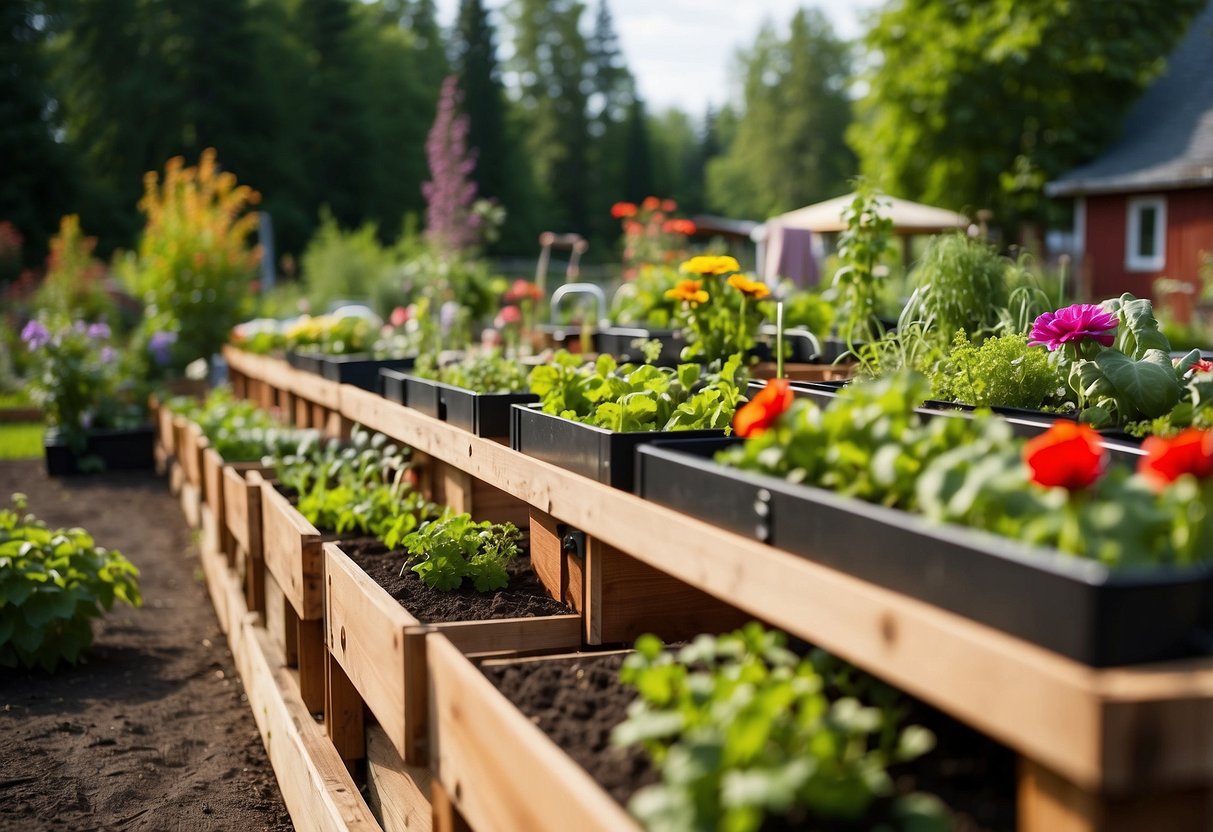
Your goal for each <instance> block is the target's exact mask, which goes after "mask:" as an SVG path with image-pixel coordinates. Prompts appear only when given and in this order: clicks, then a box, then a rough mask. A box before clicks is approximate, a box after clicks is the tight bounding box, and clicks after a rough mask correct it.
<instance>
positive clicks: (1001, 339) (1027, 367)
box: [931, 330, 1065, 410]
mask: <svg viewBox="0 0 1213 832" xmlns="http://www.w3.org/2000/svg"><path fill="white" fill-rule="evenodd" d="M931 390H932V393H931V396H932V398H935V399H941V400H943V401H948V402H960V403H962V404H973V405H978V406H980V407H1023V408H1031V409H1036V410H1041V409H1045V408H1051V407H1060V406H1062V405H1063V404H1064V403H1065V396H1064V393H1065V391H1064V389H1063V388H1062V386H1061V383H1060V379H1059V378H1058V377H1057V370H1056V368H1054V367H1053V366H1052V364H1050V362H1049V357H1048V354H1047V353H1046V352H1045V351H1044V350H1041V349H1038V348H1036V347H1029V346H1028V338H1027V336H1026V335H1021V334H1019V333H1017V332H1010V333H1007V334H1006V335H998V336H994V337H991V338H987V339H986V340H984V341H982V342H981V343H980V344H974V343H973V342H972V341H971V340H970V339H969V337H968V335H966V334H965V332H964V331H963V330H961V331H957V333H956V337H955V338H953V339H952V345H951V347H950V348H949V349H948V350H947V352H945V353H944V354H943V355H942V356H941V357H940V359H939V362H938V363H937V364H936V365H935V369H934V372H933V373H932V374H931Z"/></svg>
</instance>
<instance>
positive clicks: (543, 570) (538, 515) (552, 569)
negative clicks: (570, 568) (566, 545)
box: [529, 508, 581, 610]
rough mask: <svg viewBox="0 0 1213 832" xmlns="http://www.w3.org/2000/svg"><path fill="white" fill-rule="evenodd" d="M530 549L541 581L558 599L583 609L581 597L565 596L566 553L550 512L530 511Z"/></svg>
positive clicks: (534, 509) (534, 566) (533, 565)
mask: <svg viewBox="0 0 1213 832" xmlns="http://www.w3.org/2000/svg"><path fill="white" fill-rule="evenodd" d="M529 525H530V544H531V546H530V549H531V569H533V570H534V571H535V575H536V577H538V578H539V581H540V583H542V584H543V586H544V588H546V589H547V591H548V595H551V596H552V597H553V598H555V599H556V600H557V601H561V600H563V601H564V602H565V603H572V604H573V609H577V610H579V609H581V599H580V598H575V599H569V598H565V597H564V588H563V587H564V583H563V581H562V580H561V574H562V572H563V566H562V563H563V561H564V555H563V554H561V551H560V535H559V533H558V531H557V525H558V524H557V521H556V518H555V517H553V516H551V515H550V514H546V513H545V512H542V511H540V510H539V509H536V508H532V509H531V511H530V521H529Z"/></svg>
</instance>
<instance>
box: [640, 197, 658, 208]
mask: <svg viewBox="0 0 1213 832" xmlns="http://www.w3.org/2000/svg"><path fill="white" fill-rule="evenodd" d="M640 207H641V208H642V209H644V210H645V211H656V210H657V209H658V208H660V207H661V200H660V199H658V198H657V197H655V196H646V197H645V198H644V202H642V203H640Z"/></svg>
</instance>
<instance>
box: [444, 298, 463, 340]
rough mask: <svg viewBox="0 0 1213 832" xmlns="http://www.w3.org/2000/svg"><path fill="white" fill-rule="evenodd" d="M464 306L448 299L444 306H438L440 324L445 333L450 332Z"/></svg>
mask: <svg viewBox="0 0 1213 832" xmlns="http://www.w3.org/2000/svg"><path fill="white" fill-rule="evenodd" d="M461 308H462V307H460V305H459V304H458V303H456V302H455V301H453V300H448V301H447V302H446V303H444V304H442V306H440V307H438V325H439V326H440V327H442V331H443V332H444V333H447V332H450V331H451V327H453V326H454V325H455V322H456V321H457V320H459V310H460V309H461Z"/></svg>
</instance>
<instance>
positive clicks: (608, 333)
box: [597, 326, 687, 367]
mask: <svg viewBox="0 0 1213 832" xmlns="http://www.w3.org/2000/svg"><path fill="white" fill-rule="evenodd" d="M637 340H640V341H650V340H654V341H660V342H661V353H660V354H659V355H658V356H657V360H656V361H655V362H654V364H656V365H657V366H658V367H675V366H677V365H678V364H679V363H680V356H681V355H682V348H683V347H685V346H686V345H687V342H686V339H684V338H683V337H682V333H680V332H675V331H674V330H670V329H645V328H644V327H628V326H612V327H608V328H606V329H604V330H602V331H601V332H600V333H598V337H597V341H598V351H599V352H604V353H607V354H609V355H613V356H615V357H616V358H618V359H619V360H620V361H621V362H632V363H635V364H639V363H641V362H642V361H644V354H643V353H642V352H641V351H640V350H639V349H637V348H636V347H635V346H634V344H635V342H636V341H637Z"/></svg>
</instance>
